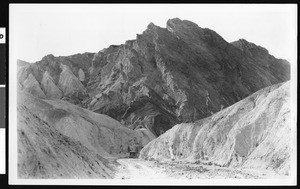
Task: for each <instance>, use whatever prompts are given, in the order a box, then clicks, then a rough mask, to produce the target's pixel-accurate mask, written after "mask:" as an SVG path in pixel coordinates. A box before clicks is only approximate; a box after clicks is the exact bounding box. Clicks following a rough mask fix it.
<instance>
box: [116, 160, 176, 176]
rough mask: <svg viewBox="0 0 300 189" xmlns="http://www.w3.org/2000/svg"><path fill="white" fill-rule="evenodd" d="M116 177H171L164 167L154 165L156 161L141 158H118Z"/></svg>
mask: <svg viewBox="0 0 300 189" xmlns="http://www.w3.org/2000/svg"><path fill="white" fill-rule="evenodd" d="M117 161H118V162H119V163H120V164H121V165H120V166H119V167H118V171H117V174H116V176H115V178H116V179H138V178H141V179H165V178H171V177H170V176H168V175H167V174H166V173H164V172H163V171H164V170H163V169H162V168H158V167H154V166H153V164H154V162H149V161H144V160H141V159H118V160H117Z"/></svg>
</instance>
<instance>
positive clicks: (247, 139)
mask: <svg viewBox="0 0 300 189" xmlns="http://www.w3.org/2000/svg"><path fill="white" fill-rule="evenodd" d="M289 85H290V82H285V83H283V84H282V83H280V84H276V85H273V86H270V87H267V88H264V89H262V90H260V91H258V92H256V93H254V94H252V95H251V96H249V97H247V98H245V99H243V100H241V101H239V102H237V103H235V104H234V105H232V106H229V107H227V108H225V109H223V110H222V111H220V112H218V113H216V114H213V115H212V116H210V117H207V118H204V119H201V120H198V121H195V122H194V123H185V124H178V125H176V126H174V127H173V128H172V129H170V130H168V131H167V132H166V133H164V134H163V135H161V136H159V137H158V138H157V139H155V140H153V141H151V142H150V143H149V144H148V145H146V146H145V147H144V148H143V149H142V151H141V155H140V158H143V159H151V160H157V161H160V162H168V161H175V162H176V161H179V162H188V163H196V164H206V165H217V166H224V167H243V168H251V169H257V170H271V171H274V172H276V173H278V174H282V175H289V174H290V166H291V164H290V156H291V140H290V135H291V123H290V99H289V97H290V93H289V92H290V91H289Z"/></svg>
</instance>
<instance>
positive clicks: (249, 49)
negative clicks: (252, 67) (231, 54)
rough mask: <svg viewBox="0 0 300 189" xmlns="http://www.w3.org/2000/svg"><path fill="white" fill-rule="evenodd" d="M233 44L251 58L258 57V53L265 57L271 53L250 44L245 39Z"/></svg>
mask: <svg viewBox="0 0 300 189" xmlns="http://www.w3.org/2000/svg"><path fill="white" fill-rule="evenodd" d="M231 44H232V45H233V46H235V47H237V48H238V49H240V50H241V51H243V52H245V53H247V54H248V55H250V56H254V55H257V54H258V53H260V54H263V55H268V54H269V51H268V50H267V49H265V48H263V47H261V46H259V45H256V44H254V43H251V42H248V41H247V40H245V39H239V40H238V41H234V42H232V43H231ZM253 53H254V54H253Z"/></svg>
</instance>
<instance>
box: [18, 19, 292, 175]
mask: <svg viewBox="0 0 300 189" xmlns="http://www.w3.org/2000/svg"><path fill="white" fill-rule="evenodd" d="M17 63H18V76H17V77H18V81H17V86H18V99H17V100H18V105H17V111H18V114H17V120H18V125H17V129H18V176H19V177H20V178H109V179H112V178H115V179H129V178H130V179H131V178H145V179H147V178H149V179H156V178H166V179H167V178H173V179H174V178H175V179H176V178H185V179H197V178H246V179H248V178H249V179H252V178H277V177H287V176H289V174H290V167H291V163H290V155H291V154H290V151H291V148H292V146H291V143H290V133H291V124H290V92H289V88H290V86H289V85H290V82H289V79H290V64H289V62H287V61H286V60H283V59H277V58H275V57H274V56H272V55H270V54H269V52H268V50H267V49H265V48H263V47H261V46H258V45H255V44H254V43H251V42H248V41H246V40H245V39H240V40H238V41H235V42H232V43H228V42H227V41H225V40H224V39H223V38H222V37H221V36H220V35H218V34H217V33H216V32H215V31H213V30H210V29H208V28H201V27H199V26H198V25H197V24H195V23H193V22H191V21H188V20H180V19H179V18H174V19H170V20H168V22H167V24H166V28H161V27H159V26H156V25H154V24H153V23H150V24H149V25H148V27H147V29H146V30H145V31H144V32H143V33H142V34H137V36H136V39H134V40H128V41H126V42H125V43H124V44H121V45H111V46H109V47H107V48H104V49H102V50H100V51H99V52H97V53H83V54H75V55H72V56H59V57H55V56H53V55H47V56H45V57H44V58H43V59H42V60H40V61H37V62H34V63H28V62H26V61H22V60H18V62H17ZM129 156H132V157H134V158H128V157H129Z"/></svg>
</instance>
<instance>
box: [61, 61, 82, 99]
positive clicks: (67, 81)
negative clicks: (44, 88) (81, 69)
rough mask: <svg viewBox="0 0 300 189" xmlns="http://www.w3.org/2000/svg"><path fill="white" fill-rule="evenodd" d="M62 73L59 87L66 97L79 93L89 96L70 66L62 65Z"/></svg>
mask: <svg viewBox="0 0 300 189" xmlns="http://www.w3.org/2000/svg"><path fill="white" fill-rule="evenodd" d="M60 66H61V67H60V68H61V70H62V71H61V73H60V77H59V81H58V84H57V85H58V87H59V88H60V89H61V90H62V91H63V93H64V95H69V94H70V93H73V92H79V93H82V94H87V91H86V89H85V88H84V86H83V85H82V83H81V82H80V81H79V79H78V78H77V77H76V76H75V75H74V74H73V72H72V71H71V69H70V68H69V66H67V65H64V64H61V65H60Z"/></svg>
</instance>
